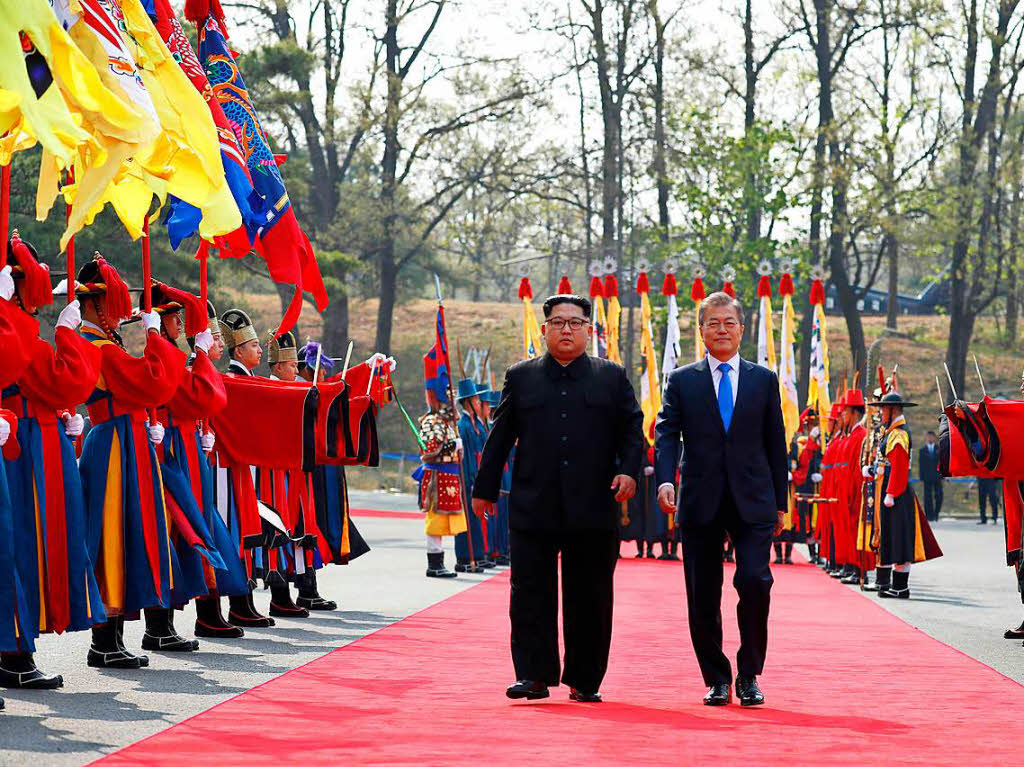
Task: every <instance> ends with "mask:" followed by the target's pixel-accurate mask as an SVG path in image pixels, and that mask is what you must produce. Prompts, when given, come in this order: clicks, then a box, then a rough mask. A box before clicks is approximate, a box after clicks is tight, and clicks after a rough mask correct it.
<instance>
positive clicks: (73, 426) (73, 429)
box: [64, 302, 85, 437]
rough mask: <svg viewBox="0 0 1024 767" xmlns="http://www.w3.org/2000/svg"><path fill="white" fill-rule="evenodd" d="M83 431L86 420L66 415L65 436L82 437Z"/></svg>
mask: <svg viewBox="0 0 1024 767" xmlns="http://www.w3.org/2000/svg"><path fill="white" fill-rule="evenodd" d="M76 303H77V302H76ZM83 431H85V419H84V418H83V417H82V416H81V415H79V414H78V413H65V414H64V433H65V434H67V435H68V436H69V437H81V436H82V432H83Z"/></svg>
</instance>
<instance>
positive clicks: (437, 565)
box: [413, 402, 467, 578]
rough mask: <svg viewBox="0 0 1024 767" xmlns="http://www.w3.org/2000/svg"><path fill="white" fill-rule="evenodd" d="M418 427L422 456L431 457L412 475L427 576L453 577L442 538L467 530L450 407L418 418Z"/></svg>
mask: <svg viewBox="0 0 1024 767" xmlns="http://www.w3.org/2000/svg"><path fill="white" fill-rule="evenodd" d="M419 428H420V441H421V442H422V443H423V455H424V456H431V457H430V458H426V457H424V458H422V459H421V460H422V463H421V464H420V467H419V468H418V469H417V470H416V472H415V473H414V474H413V478H414V479H417V480H419V500H420V509H422V510H423V512H424V513H425V514H426V518H425V520H424V528H423V529H424V532H425V533H426V536H427V577H428V578H453V577H455V573H453V572H451V571H450V570H448V569H446V568H445V566H444V543H443V540H442V539H443V538H445V537H447V536H455V535H459V534H462V533H465V532H466V530H467V527H466V510H465V509H464V508H463V505H462V504H463V495H462V483H461V480H460V476H459V471H460V470H459V457H458V447H457V443H456V440H458V439H459V431H458V428H457V426H456V423H455V412H454V411H453V410H452V406H451V405H449V404H448V403H447V402H444V403H441V404H440V405H438V407H437V408H436V409H434V410H431V412H429V413H427V414H426V415H424V416H423V417H422V418H420V421H419Z"/></svg>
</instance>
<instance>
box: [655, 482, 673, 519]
mask: <svg viewBox="0 0 1024 767" xmlns="http://www.w3.org/2000/svg"><path fill="white" fill-rule="evenodd" d="M658 506H660V507H661V510H662V511H664V512H665V513H666V514H675V513H676V489H675V488H674V487H672V485H663V486H662V487H660V488H658Z"/></svg>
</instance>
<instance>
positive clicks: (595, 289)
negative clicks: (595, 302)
mask: <svg viewBox="0 0 1024 767" xmlns="http://www.w3.org/2000/svg"><path fill="white" fill-rule="evenodd" d="M603 295H604V288H603V287H602V286H601V278H600V277H591V278H590V297H591V298H597V297H598V296H603Z"/></svg>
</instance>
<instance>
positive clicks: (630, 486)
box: [612, 474, 636, 503]
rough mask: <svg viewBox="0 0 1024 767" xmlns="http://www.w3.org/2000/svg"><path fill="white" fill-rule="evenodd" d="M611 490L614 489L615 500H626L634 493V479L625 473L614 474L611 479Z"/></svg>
mask: <svg viewBox="0 0 1024 767" xmlns="http://www.w3.org/2000/svg"><path fill="white" fill-rule="evenodd" d="M612 490H614V491H615V500H616V501H618V502H619V503H623V502H624V501H628V500H629V499H630V498H632V497H633V496H634V495H636V480H635V479H633V478H632V477H627V476H626V475H625V474H616V475H615V479H613V480H612Z"/></svg>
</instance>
